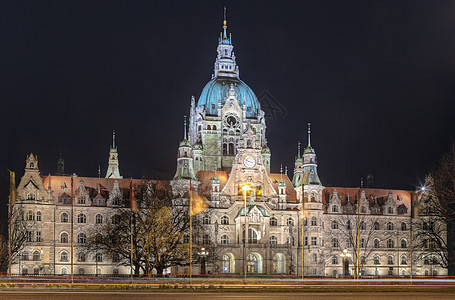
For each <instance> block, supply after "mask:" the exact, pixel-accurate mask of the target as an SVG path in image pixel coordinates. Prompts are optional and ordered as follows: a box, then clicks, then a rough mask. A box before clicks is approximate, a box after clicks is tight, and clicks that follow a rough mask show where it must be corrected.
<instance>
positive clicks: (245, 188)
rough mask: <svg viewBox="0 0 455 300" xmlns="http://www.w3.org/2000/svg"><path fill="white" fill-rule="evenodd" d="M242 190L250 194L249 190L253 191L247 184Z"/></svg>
mask: <svg viewBox="0 0 455 300" xmlns="http://www.w3.org/2000/svg"><path fill="white" fill-rule="evenodd" d="M242 190H243V191H244V192H245V193H246V192H248V191H249V190H251V188H250V186H249V185H247V184H245V185H244V186H242Z"/></svg>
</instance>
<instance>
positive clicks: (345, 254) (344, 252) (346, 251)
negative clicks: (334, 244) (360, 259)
mask: <svg viewBox="0 0 455 300" xmlns="http://www.w3.org/2000/svg"><path fill="white" fill-rule="evenodd" d="M340 256H341V257H351V253H349V252H348V249H346V248H344V249H343V252H342V253H341V254H340Z"/></svg>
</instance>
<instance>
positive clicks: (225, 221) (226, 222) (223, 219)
mask: <svg viewBox="0 0 455 300" xmlns="http://www.w3.org/2000/svg"><path fill="white" fill-rule="evenodd" d="M221 224H222V225H229V217H228V216H222V217H221Z"/></svg>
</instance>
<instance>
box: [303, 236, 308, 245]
mask: <svg viewBox="0 0 455 300" xmlns="http://www.w3.org/2000/svg"><path fill="white" fill-rule="evenodd" d="M303 244H304V245H305V246H308V237H307V236H306V237H305V238H304V240H303Z"/></svg>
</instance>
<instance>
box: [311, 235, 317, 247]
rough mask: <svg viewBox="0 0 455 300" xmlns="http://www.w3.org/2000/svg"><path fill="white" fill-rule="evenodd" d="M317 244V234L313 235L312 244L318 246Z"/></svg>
mask: <svg viewBox="0 0 455 300" xmlns="http://www.w3.org/2000/svg"><path fill="white" fill-rule="evenodd" d="M316 245H317V239H316V237H315V236H312V237H311V246H316Z"/></svg>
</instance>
